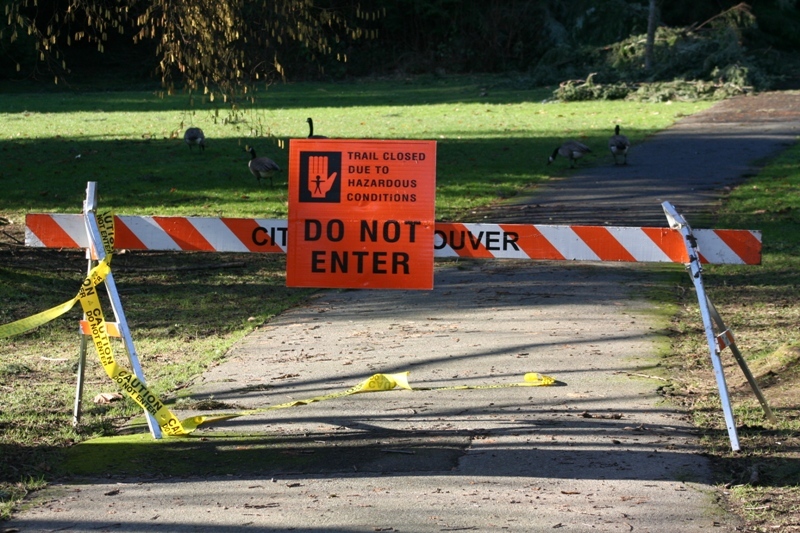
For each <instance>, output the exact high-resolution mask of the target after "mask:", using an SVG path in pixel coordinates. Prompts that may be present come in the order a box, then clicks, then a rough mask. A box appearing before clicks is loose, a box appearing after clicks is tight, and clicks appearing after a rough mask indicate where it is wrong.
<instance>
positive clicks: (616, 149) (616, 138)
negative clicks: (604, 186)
mask: <svg viewBox="0 0 800 533" xmlns="http://www.w3.org/2000/svg"><path fill="white" fill-rule="evenodd" d="M630 146H631V142H630V141H629V140H628V138H627V137H625V136H624V135H620V134H619V124H617V125H616V126H615V127H614V135H612V136H611V138H610V139H608V149H609V150H611V154H612V155H613V156H614V164H615V165H617V164H619V163H617V156H618V155H621V156H622V157H623V160H622V164H623V165H627V164H628V148H629V147H630Z"/></svg>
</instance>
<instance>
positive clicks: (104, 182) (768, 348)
mask: <svg viewBox="0 0 800 533" xmlns="http://www.w3.org/2000/svg"><path fill="white" fill-rule="evenodd" d="M550 95H551V90H550V89H530V88H527V87H525V86H524V84H522V83H521V82H519V80H515V79H511V78H503V77H458V78H428V79H422V80H420V79H415V80H410V79H409V80H404V79H397V80H390V81H362V82H357V83H356V82H353V83H337V84H286V85H274V86H271V87H269V88H267V89H263V88H262V90H261V91H260V92H259V93H257V94H256V99H255V100H254V101H247V102H242V103H241V104H240V105H238V106H236V107H235V108H232V107H231V106H230V105H229V104H226V103H224V102H209V101H205V100H204V99H203V98H202V96H194V97H190V96H189V95H185V94H181V95H173V96H169V95H161V94H159V93H158V92H156V91H153V92H104V93H67V92H64V93H60V92H48V93H33V94H31V93H28V94H11V93H8V94H4V95H3V98H2V99H0V188H2V191H3V192H2V194H1V195H0V224H4V225H1V226H0V302H2V303H0V324H5V323H8V322H11V321H13V320H16V319H19V318H23V317H25V316H29V315H30V314H33V313H35V312H38V311H41V310H43V309H46V308H49V307H51V306H53V305H56V304H59V303H61V302H63V301H65V300H68V299H70V298H72V297H73V296H74V295H75V293H76V292H77V288H78V286H79V284H80V282H81V279H82V277H83V273H84V271H85V268H86V261H85V259H84V258H83V254H82V253H81V252H45V251H42V250H32V249H26V248H24V247H23V246H21V245H20V243H21V240H22V231H21V230H22V226H23V224H24V215H25V214H26V213H30V212H67V213H79V212H80V211H81V208H82V202H83V200H84V196H85V189H86V183H87V182H88V181H95V182H97V183H98V193H99V203H100V208H101V210H102V209H112V210H114V212H115V213H117V214H120V215H125V214H142V215H198V216H226V217H274V218H286V217H287V190H286V176H287V174H286V170H285V169H286V164H287V154H288V141H289V139H292V138H303V137H305V136H306V135H307V133H308V129H307V127H308V126H307V124H306V118H307V117H309V116H310V117H313V118H314V122H315V130H316V133H318V134H322V135H327V136H329V137H340V138H353V139H358V138H365V139H429V140H436V141H437V143H438V146H437V197H436V211H437V220H449V221H459V220H466V219H469V217H470V213H471V211H472V210H473V209H476V208H478V207H484V206H487V205H490V204H493V203H495V202H498V201H500V200H502V199H505V198H509V197H513V196H515V195H518V194H520V193H521V192H523V191H525V190H528V189H530V188H531V187H534V186H535V185H536V184H538V183H542V182H543V181H545V180H548V179H550V178H551V177H553V176H560V175H565V174H567V173H568V172H569V171H568V170H567V164H566V162H565V161H562V160H558V161H557V164H555V165H551V166H547V165H546V162H547V157H548V155H550V153H551V152H552V150H553V148H555V147H556V146H557V145H558V144H559V143H560V142H562V141H563V140H566V139H577V140H580V141H581V142H584V143H585V144H588V145H589V146H590V147H592V148H593V149H594V152H593V154H592V155H591V156H590V157H588V158H586V159H584V160H582V164H611V155H610V153H608V150H607V148H606V142H607V139H608V137H609V135H610V134H611V133H612V132H613V127H614V124H616V123H619V124H620V125H621V126H622V129H623V133H625V134H626V135H628V136H629V137H630V139H631V140H632V142H633V143H634V144H635V143H637V142H641V141H642V140H643V139H645V138H646V137H647V136H649V135H651V134H652V133H654V132H656V131H658V130H660V129H663V128H665V127H668V126H669V125H671V124H672V123H673V122H674V121H675V120H676V119H677V118H679V117H681V116H683V115H688V114H691V113H694V112H696V111H698V110H701V109H704V108H706V107H708V106H709V105H710V103H708V102H701V103H635V102H618V101H615V102H580V103H569V104H563V103H555V102H548V101H547V100H548V98H549V97H550ZM188 126H199V127H201V128H203V130H204V131H205V133H206V135H207V137H208V146H207V149H206V150H205V151H204V152H202V153H200V152H199V151H198V150H196V149H195V150H193V151H191V150H189V148H188V147H187V146H186V145H185V144H184V143H183V141H182V134H183V131H184V129H185V128H186V127H188ZM247 145H251V146H254V147H255V148H256V150H257V151H258V154H259V155H265V156H269V157H271V158H273V159H274V160H275V161H277V162H278V164H279V165H281V166H282V168H283V169H284V171H283V173H282V174H281V175H279V176H278V177H277V178H276V180H275V186H274V187H270V186H269V185H268V184H263V185H259V184H258V183H257V182H256V180H255V178H253V176H252V175H251V174H250V173H249V170H248V168H247V161H248V158H249V155H248V154H247V153H246V152H245V146H247ZM799 160H800V151H798V149H797V148H795V149H793V150H791V151H790V152H788V153H787V155H785V156H784V157H783V158H781V159H779V160H777V161H775V162H773V163H772V164H771V165H770V166H768V167H767V169H766V170H765V171H764V173H763V174H762V175H761V176H759V177H757V178H753V180H751V182H748V183H747V184H746V185H744V186H742V187H740V188H739V189H737V190H736V191H734V192H733V193H732V195H731V198H730V200H729V201H728V202H726V204H725V205H726V207H725V210H724V211H723V213H722V214H721V219H720V227H743V228H746V229H762V230H764V243H765V248H764V265H762V266H760V267H743V268H735V267H710V268H709V269H708V270H707V272H708V273H709V276H708V278H707V279H708V280H709V281H708V282H709V283H711V284H712V288H713V290H714V292H713V293H712V294H711V296H712V298H713V299H714V301H715V303H716V304H717V305H718V306H719V307H720V310H721V311H723V310H724V311H730V310H731V306H734V305H735V304H736V303H737V302H742V304H743V307H742V308H741V309H738V310H736V312H735V313H734V315H733V316H730V315H729V314H727V313H725V312H723V314H724V316H723V318H725V319H726V320H730V321H731V324H729V325H731V327H733V328H734V331H735V332H737V334H739V335H740V336H741V338H742V339H746V338H748V339H752V338H753V336H751V335H750V334H751V333H753V332H758V335H756V336H755V338H756V339H757V340H755V341H744V342H753V343H754V344H753V345H749V344H748V345H747V346H745V347H743V351H745V352H746V355H748V356H752V357H753V358H754V359H757V360H769V359H770V357H773V358H779V357H778V356H777V355H775V354H776V353H778V352H779V351H780V350H783V351H781V352H780V353H790V354H791V353H793V352H791V349H792V348H791V347H792V342H795V343H797V342H800V341H799V340H798V339H797V329H796V324H797V322H796V321H795V322H792V320H793V319H794V318H796V317H797V316H798V315H797V313H798V303H797V301H796V300H797V298H796V291H797V283H798V279H797V274H796V273H797V272H798V271H800V268H798V267H800V265H799V264H798V259H797V257H798V255H800V254H798V251H800V250H798V241H797V239H798V237H797V236H798V235H799V234H800V226H798V224H800V221H799V220H798V218H797V217H798V212H800V211H798V207H799V206H800V193H798V190H799V189H798V179H800V178H799V177H800V163H798V161H799ZM558 163H561V164H558ZM754 268H756V271H755V274H753V272H754V271H753V269H754ZM114 272H115V276H116V281H117V284H118V286H119V287H120V292H121V297H122V299H123V301H124V305H125V310H126V314H127V317H128V320H129V322H130V325H131V328H132V330H133V331H134V332H135V333H134V336H135V340H136V346H137V349H138V351H139V353H140V357H141V361H142V364H143V367H144V368H145V372H146V375H147V378H148V382H149V384H150V385H151V386H152V388H153V389H154V390H155V391H156V392H157V393H158V394H159V395H161V396H162V397H163V398H164V399H166V400H167V401H169V402H181V401H186V400H187V399H186V398H184V397H183V396H182V392H181V391H182V390H183V387H184V385H186V384H187V383H188V382H189V381H190V380H192V379H193V378H194V377H196V376H197V375H199V374H200V373H201V372H202V371H203V370H204V369H205V368H206V367H208V366H209V365H211V364H214V362H215V361H216V360H219V359H221V358H223V357H224V355H225V353H226V352H227V350H228V348H229V347H230V346H231V345H232V344H233V343H234V342H236V341H237V340H238V339H241V338H242V337H243V336H244V335H246V334H247V333H248V332H250V331H252V329H253V328H254V327H257V326H259V325H260V324H263V323H264V322H265V321H268V320H269V319H270V318H271V317H272V316H274V315H275V314H277V313H280V312H281V311H282V310H284V309H286V308H287V307H289V306H292V305H296V304H297V303H298V302H301V301H302V300H303V299H304V298H306V297H307V296H308V295H309V294H311V292H312V291H310V290H305V289H292V288H287V287H286V286H285V259H284V257H283V256H280V255H268V254H202V253H182V254H166V253H154V254H146V253H130V254H118V255H117V256H115V258H114ZM714 280H719V284H718V285H719V286H714V285H713V284H714V283H715V281H714ZM742 280H747V281H746V284H747V285H746V287H744V288H745V293H744V294H745V295H746V299H745V298H742V299H740V300H737V298H739V296H740V295H741V294H742V292H739V291H738V290H737V291H731V290H729V289H728V288H727V287H731V286H736V287H741V286H742ZM682 283H685V284H688V285H689V286H690V283H689V281H687V280H683V281H682ZM726 291H728V292H726ZM665 293H666V291H665ZM745 304H746V306H744V305H745ZM693 305H694V307H692V306H693ZM694 308H696V300H695V301H694V303H692V297H691V294H690V295H689V296H688V297H687V300H686V307H685V308H684V311H683V312H682V313H681V316H680V317H678V318H679V320H676V323H677V322H678V321H680V322H681V323H685V322H687V321H688V322H689V323H691V320H692V318H693V317H695V315H693V312H694V311H693V309H694ZM78 316H79V314H78V311H77V309H76V310H74V311H72V312H71V313H69V314H68V315H65V316H64V317H62V318H59V319H57V320H54V321H53V322H51V323H48V324H47V325H45V326H43V327H41V328H39V329H37V330H35V331H32V332H30V333H27V334H24V335H21V336H18V337H14V338H11V339H0V391H2V400H0V457H2V459H0V502H5V505H4V507H2V508H0V515H3V514H5V513H8V512H9V511H8V510H9V509H10V507H11V505H12V504H13V502H14V501H15V499H16V498H18V496H19V495H20V494H21V493H23V492H24V491H25V490H26V489H27V488H31V487H36V486H37V485H38V484H40V483H42V482H46V480H48V479H50V478H51V477H52V476H53V475H54V474H55V473H56V471H57V465H58V464H59V458H60V454H61V452H62V450H63V449H64V448H65V447H67V446H69V445H71V444H72V443H74V442H79V441H82V440H85V439H88V438H92V437H97V436H101V435H109V434H113V433H114V431H115V430H116V429H117V428H118V427H119V426H120V425H122V424H124V423H126V422H127V421H129V420H130V418H131V417H133V416H138V415H139V414H140V410H139V409H138V407H136V406H135V404H133V402H132V401H127V400H126V401H123V402H120V403H115V404H112V405H96V404H93V403H91V401H90V398H92V397H93V396H94V395H95V394H97V393H99V392H107V391H109V390H111V389H113V387H112V386H111V385H112V384H111V383H110V381H109V380H108V378H107V377H106V376H105V374H104V373H103V371H102V369H101V368H100V367H99V365H97V364H96V359H95V358H94V357H95V356H94V352H93V351H90V359H89V361H90V364H89V368H88V372H89V373H88V375H87V385H86V390H85V392H84V398H85V399H86V400H85V401H84V419H83V423H82V424H81V426H80V427H79V428H77V429H75V428H73V427H72V425H71V423H70V422H71V406H72V395H73V394H74V391H73V388H74V364H75V361H76V353H77V346H78V339H77V334H76V329H75V328H76V321H77V318H78ZM775 317H779V318H781V320H782V321H781V322H780V324H784V325H782V326H780V327H778V328H774V327H773V323H774V320H775ZM695 318H696V317H695ZM784 319H785V320H784ZM792 324H794V325H795V329H792ZM697 337H698V336H697V335H696V330H695V329H693V328H692V327H691V326H690V327H687V328H684V329H682V330H681V329H678V328H676V333H675V338H674V339H675V352H676V353H680V354H684V353H687V352H691V353H698V354H701V355H700V356H699V357H697V358H696V359H692V365H693V366H692V368H700V369H703V368H704V367H703V365H708V362H707V361H706V360H705V359H707V357H705V358H704V357H703V355H702V354H704V353H705V355H706V356H707V351H705V352H704V351H703V349H702V347H700V348H697V347H694V348H693V347H691V346H690V345H687V343H689V342H691V341H690V339H691V338H697ZM700 337H702V336H700ZM787 350H788V352H787ZM116 351H117V354H118V359H119V360H122V359H124V356H122V357H120V355H119V354H122V353H123V351H122V349H121V347H118V348H117V349H116ZM781 360H782V361H784V362H785V361H786V360H787V358H786V357H784V358H783V359H781ZM683 362H685V358H683V357H678V358H676V359H675V360H674V364H676V365H679V364H682V363H683ZM706 378H708V382H707V383H706V384H705V385H707V386H708V390H709V391H710V392H709V395H708V396H707V398H708V399H713V394H714V382H713V376H712V375H711V373H710V372H708V371H707V369H705V370H704V371H703V372H701V373H698V374H697V376H696V379H697V380H698V383H700V382H701V381H702V380H703V379H706ZM792 383H794V382H792ZM698 387H700V385H698ZM678 389H680V387H678ZM767 393H768V394H767V396H768V398H769V389H767ZM782 398H784V399H783V400H782V401H784V402H786V403H783V404H780V405H778V406H776V407H777V408H778V409H777V410H778V412H779V413H780V414H781V415H782V418H781V424H782V426H781V428H779V430H778V431H779V432H780V433H779V434H780V438H781V440H782V441H783V442H796V440H797V439H796V436H795V435H796V431H797V428H796V417H795V418H791V417H789V416H788V413H790V412H791V410H792V409H795V410H796V405H797V402H796V401H794V400H793V399H792V398H793V397H792V396H790V395H786V396H785V397H782ZM708 401H712V400H708ZM793 401H794V403H791V402H793ZM687 404H691V402H687ZM690 406H691V407H692V408H693V409H695V410H696V411H695V412H696V413H697V415H698V416H697V420H698V424H700V425H703V424H707V425H708V437H707V442H708V443H709V449H710V450H712V453H714V454H716V455H717V456H718V457H719V458H720V459H721V460H723V461H729V462H728V463H725V466H724V467H725V468H733V467H732V466H731V464H734V465H735V467H736V468H745V466H743V465H742V464H740V463H739V462H737V461H740V460H741V458H731V457H730V456H729V455H728V454H727V452H726V451H725V450H726V438H727V437H726V434H725V432H724V428H723V430H722V431H719V429H720V428H718V427H715V426H713V422H712V421H709V417H705V418H703V416H702V414H703V413H704V412H707V411H710V412H713V413H714V414H715V415H718V413H719V409H718V408H717V407H713V406H712V407H711V408H709V407H708V405H707V404H702V403H695V404H691V405H690ZM737 409H739V411H738V412H737V419H738V418H739V417H741V416H743V415H747V412H748V411H747V409H750V410H751V411H753V412H754V413H755V412H756V411H757V410H756V409H754V408H752V405H751V404H750V403H747V402H746V401H743V403H740V404H737ZM752 416H753V417H755V416H756V415H752ZM718 418H719V417H718V416H717V417H716V418H714V419H713V421H718ZM747 420H749V421H750V420H755V418H748V419H747ZM748 423H751V422H748ZM752 424H753V425H755V424H756V422H755V421H753V422H752ZM761 435H762V433H759V431H758V430H757V429H754V430H753V431H752V432H748V431H745V432H744V434H743V439H745V440H746V439H755V438H757V437H758V436H761ZM792 438H794V439H795V440H794V441H791V440H790V439H792ZM756 447H758V443H756ZM762 449H767V447H766V446H764V447H763V448H762ZM770 449H772V448H770ZM793 449H794V451H795V454H797V447H796V446H795V447H794V448H793ZM786 460H787V461H789V460H796V457H786ZM783 464H785V463H783ZM776 479H777V478H776ZM791 479H794V480H795V484H796V483H797V480H798V478H797V476H795V477H793V478H791ZM774 483H775V484H776V486H777V484H780V487H785V486H787V485H788V483H787V482H786V481H780V482H778V481H775V482H774ZM748 498H749V497H748V496H745V497H743V499H742V501H745V502H751V501H752V498H750V499H748ZM747 505H750V504H749V503H747V504H743V506H747ZM742 508H744V507H742ZM764 520H767V519H764ZM769 520H772V519H771V518H770V519H769ZM767 523H769V522H767Z"/></svg>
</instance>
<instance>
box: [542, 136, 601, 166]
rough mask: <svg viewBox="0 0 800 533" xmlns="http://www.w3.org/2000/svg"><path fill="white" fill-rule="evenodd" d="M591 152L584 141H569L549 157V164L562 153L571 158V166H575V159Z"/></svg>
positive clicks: (562, 155) (563, 155)
mask: <svg viewBox="0 0 800 533" xmlns="http://www.w3.org/2000/svg"><path fill="white" fill-rule="evenodd" d="M589 152H591V150H590V149H589V147H588V146H586V145H585V144H583V143H579V142H578V141H567V142H565V143H564V144H562V145H561V146H559V147H558V148H556V149H555V150H553V153H552V154H551V155H550V157H549V158H548V159H547V164H548V165H549V164H550V163H552V162H553V161H555V160H556V156H557V155H560V156H561V157H566V158H567V159H569V166H570V168H572V167H573V166H574V163H575V160H576V159H579V158H581V157H583V156H584V155H586V154H588V153H589Z"/></svg>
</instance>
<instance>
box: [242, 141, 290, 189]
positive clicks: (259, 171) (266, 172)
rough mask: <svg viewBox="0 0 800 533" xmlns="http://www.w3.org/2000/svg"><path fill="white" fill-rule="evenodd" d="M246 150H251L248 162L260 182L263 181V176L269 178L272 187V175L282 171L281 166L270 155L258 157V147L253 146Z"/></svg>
mask: <svg viewBox="0 0 800 533" xmlns="http://www.w3.org/2000/svg"><path fill="white" fill-rule="evenodd" d="M246 150H247V151H248V152H250V161H249V162H248V163H247V166H248V167H249V168H250V172H252V173H253V176H255V177H256V179H257V180H258V183H259V184H260V183H261V178H269V185H270V187H272V175H273V174H274V173H275V172H278V171H280V169H281V167H279V166H278V164H277V163H276V162H275V161H273V160H272V159H270V158H269V157H256V149H255V148H253V147H252V146H250V147H248V148H246Z"/></svg>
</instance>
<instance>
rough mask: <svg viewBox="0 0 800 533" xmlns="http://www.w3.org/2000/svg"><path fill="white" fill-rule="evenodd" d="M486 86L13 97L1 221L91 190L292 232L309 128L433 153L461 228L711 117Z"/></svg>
mask: <svg viewBox="0 0 800 533" xmlns="http://www.w3.org/2000/svg"><path fill="white" fill-rule="evenodd" d="M486 82H487V80H485V79H481V78H479V79H471V78H457V79H442V80H433V81H429V82H426V83H422V82H412V81H407V82H405V81H402V80H400V81H397V82H373V83H348V84H330V85H318V84H287V85H274V86H271V87H269V88H268V89H267V90H263V91H262V92H261V93H259V94H258V95H257V99H256V101H255V102H243V103H242V104H241V106H240V107H237V108H236V109H235V110H232V109H231V106H230V105H227V104H225V103H222V102H208V101H204V100H203V98H202V97H189V96H188V95H178V96H163V95H158V94H156V93H152V94H151V93H143V92H140V93H126V92H109V93H101V94H97V93H87V94H34V95H5V96H4V97H3V99H2V100H0V152H1V153H2V163H0V165H1V166H0V186H2V187H3V191H4V194H3V195H2V197H0V216H4V217H7V218H10V219H12V220H14V221H15V222H16V221H18V220H20V218H21V217H22V215H23V214H24V213H26V212H79V211H80V209H81V205H82V201H83V198H84V191H85V185H86V182H88V181H95V182H97V183H98V191H99V194H100V197H101V205H102V206H103V207H107V208H112V209H114V210H115V212H117V213H119V214H144V215H152V214H160V215H199V216H220V215H224V216H228V217H277V218H284V217H286V216H287V205H286V202H287V193H286V187H285V183H286V172H285V169H286V165H287V154H288V140H289V139H292V138H301V137H305V136H306V135H307V133H308V126H307V124H306V118H307V117H313V118H314V122H315V127H316V130H317V131H316V133H319V134H322V135H327V136H328V137H338V138H350V139H426V140H435V141H437V143H438V147H437V150H438V158H437V159H438V161H437V163H438V164H437V199H436V201H437V219H439V220H457V219H459V217H461V216H462V215H463V214H464V213H466V212H468V211H469V209H471V208H473V207H476V206H482V205H486V204H487V203H490V202H492V201H495V200H497V199H498V198H507V197H510V196H514V195H515V194H518V193H519V191H521V190H523V189H524V188H526V187H529V186H531V185H535V184H537V183H540V182H541V181H542V180H544V179H547V172H548V171H549V172H553V171H554V168H553V167H550V168H548V167H546V165H545V162H546V161H547V157H548V156H549V155H550V153H551V152H552V150H553V148H555V147H556V146H557V145H558V144H560V143H561V142H562V141H563V140H565V139H568V138H575V139H578V140H581V141H582V142H584V143H586V144H588V145H589V146H593V147H595V157H601V158H604V157H608V158H609V161H610V154H609V155H606V154H607V153H608V150H607V148H606V143H607V139H608V137H609V135H610V134H611V133H612V131H613V127H614V124H615V123H620V124H621V125H622V128H623V131H624V132H625V133H626V134H627V135H628V136H629V137H630V138H631V140H632V141H633V142H634V143H635V142H638V141H640V140H642V139H643V138H644V137H646V136H648V135H650V134H652V133H653V132H655V131H657V130H660V129H662V128H664V127H667V126H668V125H670V124H671V123H672V122H673V121H674V120H675V119H676V117H679V116H681V115H684V114H690V113H693V112H696V111H697V110H699V109H702V108H704V107H707V106H708V105H709V104H708V103H677V104H665V103H661V104H642V103H631V102H581V103H571V104H559V103H543V101H544V100H545V99H547V98H548V97H549V96H550V90H547V89H538V90H530V89H520V88H515V84H514V83H513V81H511V80H495V81H494V85H490V84H488V83H486ZM484 91H485V93H487V94H486V96H481V94H482V92H484ZM188 126H199V127H201V128H202V129H203V130H204V132H205V134H206V136H207V137H208V147H207V149H206V150H205V152H203V153H199V151H198V150H194V151H190V149H189V148H188V147H187V146H186V145H185V144H184V143H183V141H182V135H183V131H184V130H185V128H186V127H188ZM247 145H251V146H254V147H255V148H256V151H257V154H258V155H260V156H262V155H263V156H268V157H270V158H272V159H274V160H275V161H276V162H277V163H278V164H279V165H280V166H281V167H282V169H284V172H283V174H282V175H280V176H278V177H277V178H276V187H275V188H269V187H268V186H259V185H258V183H257V182H256V180H255V179H254V178H253V176H252V175H251V174H250V172H249V171H248V168H247V161H248V159H249V155H248V154H247V153H246V152H245V146H247ZM560 167H561V166H557V167H556V168H560ZM278 184H281V185H280V186H278Z"/></svg>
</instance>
